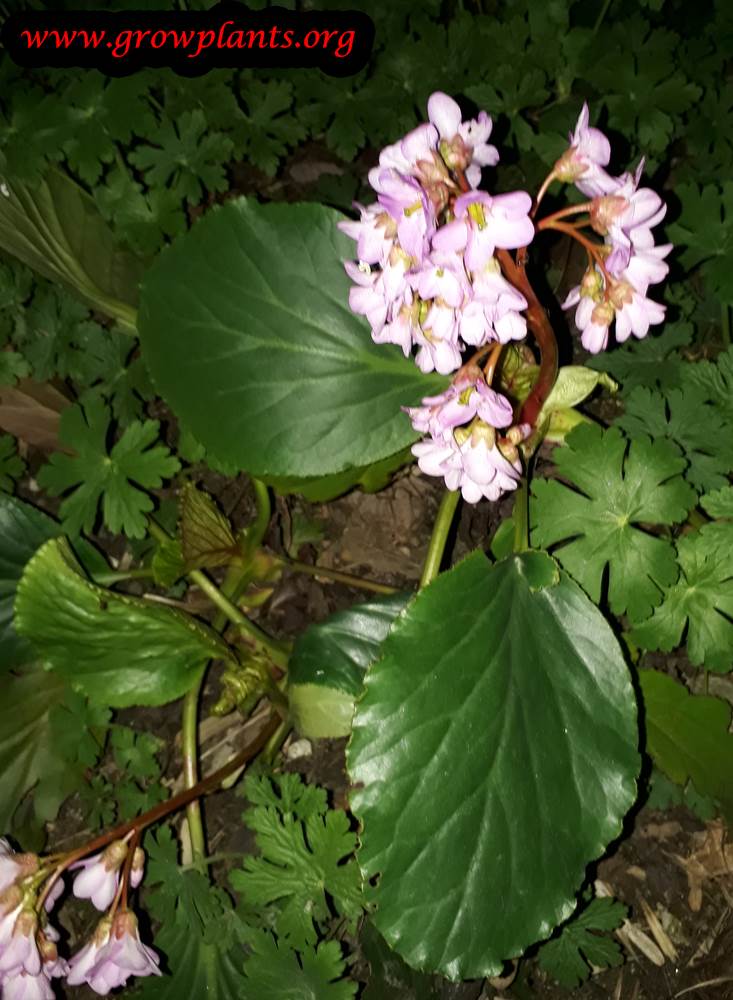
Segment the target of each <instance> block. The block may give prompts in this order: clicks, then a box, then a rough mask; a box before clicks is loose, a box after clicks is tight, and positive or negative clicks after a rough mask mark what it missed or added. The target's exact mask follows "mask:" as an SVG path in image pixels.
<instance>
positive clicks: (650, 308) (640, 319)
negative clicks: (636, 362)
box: [610, 281, 665, 343]
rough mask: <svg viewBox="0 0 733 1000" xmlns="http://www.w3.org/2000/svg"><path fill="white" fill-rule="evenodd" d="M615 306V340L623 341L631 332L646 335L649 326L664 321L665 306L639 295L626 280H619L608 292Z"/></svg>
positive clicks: (637, 335)
mask: <svg viewBox="0 0 733 1000" xmlns="http://www.w3.org/2000/svg"><path fill="white" fill-rule="evenodd" d="M610 299H611V302H612V303H613V304H614V306H615V307H616V340H617V341H619V343H623V342H624V341H625V340H628V339H629V337H630V336H631V334H633V335H634V336H635V337H637V338H638V339H641V338H642V337H646V335H647V333H648V332H649V327H650V326H654V325H655V324H657V323H662V322H663V321H664V313H665V307H664V306H663V305H660V304H659V303H658V302H653V301H652V300H651V299H648V298H646V296H644V295H640V294H639V292H637V291H636V290H635V289H633V288H632V287H631V285H629V284H628V282H625V281H620V282H618V283H617V284H615V285H614V286H613V288H612V289H611V292H610Z"/></svg>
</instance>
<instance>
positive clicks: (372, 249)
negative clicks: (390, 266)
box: [338, 204, 397, 266]
mask: <svg viewBox="0 0 733 1000" xmlns="http://www.w3.org/2000/svg"><path fill="white" fill-rule="evenodd" d="M354 207H355V208H358V209H359V212H360V213H361V218H360V220H359V221H358V222H356V221H355V220H352V219H347V220H345V221H343V222H339V223H338V228H339V229H340V230H341V231H342V232H344V233H346V235H347V236H350V237H351V238H352V240H356V249H357V256H358V258H359V260H362V261H364V262H365V263H367V264H379V265H380V266H381V265H384V264H385V263H386V262H387V259H388V258H389V254H390V251H391V249H392V247H393V245H394V241H395V237H396V236H397V226H396V224H395V221H394V219H393V218H392V217H391V216H390V215H389V213H388V212H386V211H385V210H384V209H383V208H382V206H381V205H379V204H375V205H369V207H368V208H364V206H363V205H359V204H355V206H354Z"/></svg>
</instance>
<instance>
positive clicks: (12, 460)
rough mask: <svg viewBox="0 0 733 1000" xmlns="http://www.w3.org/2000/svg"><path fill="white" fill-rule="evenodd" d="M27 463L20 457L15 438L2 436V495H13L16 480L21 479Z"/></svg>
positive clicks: (0, 458) (0, 459)
mask: <svg viewBox="0 0 733 1000" xmlns="http://www.w3.org/2000/svg"><path fill="white" fill-rule="evenodd" d="M24 469H25V462H24V461H23V459H22V458H21V457H20V455H18V451H17V448H16V444H15V438H14V437H12V435H10V434H0V493H12V492H13V489H14V487H15V481H16V479H20V477H21V476H22V475H23V471H24Z"/></svg>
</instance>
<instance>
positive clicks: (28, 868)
mask: <svg viewBox="0 0 733 1000" xmlns="http://www.w3.org/2000/svg"><path fill="white" fill-rule="evenodd" d="M37 871H38V856H37V855H36V854H17V853H16V852H15V851H14V850H13V848H12V847H11V846H10V844H9V842H8V841H7V840H6V839H5V837H0V892H4V891H5V890H6V889H7V888H8V887H9V886H11V885H12V884H13V882H15V881H17V880H18V879H21V878H25V877H26V875H33V874H35V872H37Z"/></svg>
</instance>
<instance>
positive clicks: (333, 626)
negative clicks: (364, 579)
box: [288, 593, 413, 738]
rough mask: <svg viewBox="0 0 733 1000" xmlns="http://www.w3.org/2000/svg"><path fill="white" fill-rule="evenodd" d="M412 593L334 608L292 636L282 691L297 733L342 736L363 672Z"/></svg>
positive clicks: (349, 725) (348, 721)
mask: <svg viewBox="0 0 733 1000" xmlns="http://www.w3.org/2000/svg"><path fill="white" fill-rule="evenodd" d="M412 596H413V595H412V594H410V593H403V594H390V595H389V596H388V597H377V598H374V599H373V600H371V601H367V602H365V603H364V604H357V605H356V606H355V607H353V608H348V609H347V610H346V611H337V612H336V614H333V615H331V616H330V618H328V619H326V621H325V622H321V623H320V624H317V625H310V626H309V627H308V628H307V629H306V631H305V632H304V633H303V634H302V635H301V636H300V637H299V638H298V640H297V642H296V643H295V648H294V649H293V655H292V657H291V659H290V663H289V666H288V684H289V688H288V693H289V698H290V711H291V713H292V716H293V720H294V722H295V725H296V728H297V729H298V731H299V732H301V733H302V734H303V735H304V736H308V737H313V738H320V737H328V738H334V737H337V736H348V734H349V732H350V731H351V717H352V715H353V714H354V698H356V697H357V696H358V695H359V694H360V692H361V690H362V687H363V683H364V671H365V670H366V669H367V667H368V666H369V664H370V663H372V661H373V660H374V659H375V658H376V656H377V655H378V653H379V647H380V645H381V644H382V642H383V641H384V639H385V638H386V637H387V633H388V632H389V630H390V628H391V627H392V622H393V621H394V620H395V618H396V617H397V615H399V613H400V612H401V611H402V609H403V608H404V607H405V606H406V605H407V603H408V601H409V600H410V598H411V597H412Z"/></svg>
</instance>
